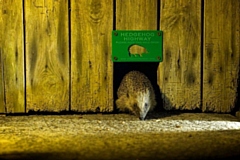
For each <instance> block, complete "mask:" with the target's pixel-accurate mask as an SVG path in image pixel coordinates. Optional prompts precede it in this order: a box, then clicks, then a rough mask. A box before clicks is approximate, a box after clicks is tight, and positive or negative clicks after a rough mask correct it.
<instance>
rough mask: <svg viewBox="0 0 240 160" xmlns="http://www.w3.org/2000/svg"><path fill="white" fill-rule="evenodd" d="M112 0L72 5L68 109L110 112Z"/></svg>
mask: <svg viewBox="0 0 240 160" xmlns="http://www.w3.org/2000/svg"><path fill="white" fill-rule="evenodd" d="M112 3H113V2H112V0H81V1H78V0H72V1H71V10H72V12H71V37H72V38H71V53H72V56H71V57H72V59H71V66H72V67H71V84H72V85H71V109H72V110H75V111H81V112H86V111H92V112H95V111H96V112H98V111H100V112H109V111H112V110H113V95H112V86H113V82H112V81H113V78H112V73H113V71H112V62H111V31H112V28H113V27H112V24H113V4H112Z"/></svg>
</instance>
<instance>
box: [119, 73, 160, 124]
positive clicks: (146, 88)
mask: <svg viewBox="0 0 240 160" xmlns="http://www.w3.org/2000/svg"><path fill="white" fill-rule="evenodd" d="M117 96H118V99H117V100H116V106H117V108H118V109H119V111H123V112H126V111H127V112H130V113H133V114H135V115H136V116H138V117H139V119H141V120H144V119H145V117H146V115H147V113H148V112H149V111H152V110H153V109H154V107H155V106H156V104H157V103H156V100H155V93H154V90H153V87H152V85H151V82H150V80H149V79H148V78H147V76H145V75H144V74H143V73H141V72H139V71H130V72H129V73H127V74H126V75H125V76H124V77H123V79H122V82H121V84H120V86H119V88H118V91H117Z"/></svg>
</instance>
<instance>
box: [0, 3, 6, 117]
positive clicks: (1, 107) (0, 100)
mask: <svg viewBox="0 0 240 160" xmlns="http://www.w3.org/2000/svg"><path fill="white" fill-rule="evenodd" d="M1 5H2V4H1V2H0V8H1ZM0 14H2V13H0ZM0 27H2V20H1V19H0ZM0 44H2V41H1V38H0ZM0 113H5V103H4V83H3V59H2V49H1V48H0Z"/></svg>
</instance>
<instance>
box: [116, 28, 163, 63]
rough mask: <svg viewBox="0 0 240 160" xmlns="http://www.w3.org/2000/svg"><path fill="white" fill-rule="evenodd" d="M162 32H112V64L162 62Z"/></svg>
mask: <svg viewBox="0 0 240 160" xmlns="http://www.w3.org/2000/svg"><path fill="white" fill-rule="evenodd" d="M162 40H163V33H162V31H156V30H146V31H136V30H134V31H130V30H126V31H123V30H114V31H112V61H113V62H162V60H163V56H162V48H163V47H162Z"/></svg>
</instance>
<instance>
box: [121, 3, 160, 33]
mask: <svg viewBox="0 0 240 160" xmlns="http://www.w3.org/2000/svg"><path fill="white" fill-rule="evenodd" d="M116 29H118V30H131V29H132V30H149V29H152V30H156V29H157V1H156V0H127V1H126V0H116Z"/></svg>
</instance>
